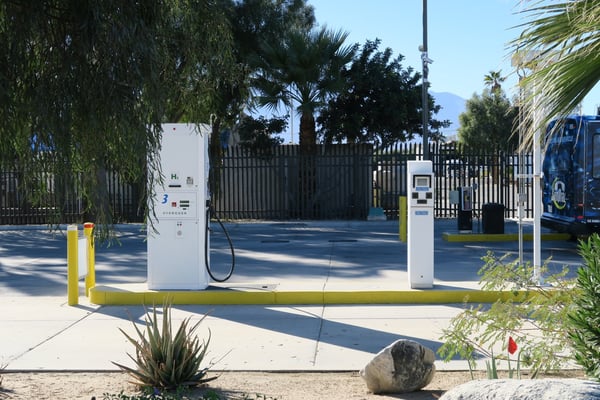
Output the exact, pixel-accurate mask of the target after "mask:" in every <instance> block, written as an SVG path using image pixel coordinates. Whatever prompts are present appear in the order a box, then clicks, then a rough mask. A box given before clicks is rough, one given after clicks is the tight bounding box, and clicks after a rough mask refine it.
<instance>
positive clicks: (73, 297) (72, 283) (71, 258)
mask: <svg viewBox="0 0 600 400" xmlns="http://www.w3.org/2000/svg"><path fill="white" fill-rule="evenodd" d="M77 241H78V237H77V225H69V226H68V227H67V299H68V303H69V305H70V306H76V305H77V304H78V303H79V285H78V281H79V271H78V263H77V258H78V251H77V246H78V243H77Z"/></svg>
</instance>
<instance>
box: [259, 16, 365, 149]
mask: <svg viewBox="0 0 600 400" xmlns="http://www.w3.org/2000/svg"><path fill="white" fill-rule="evenodd" d="M347 36H348V34H347V33H345V32H341V31H337V32H333V31H329V30H327V29H326V28H325V27H324V28H322V29H320V30H318V31H308V32H307V31H300V30H295V31H292V32H290V34H288V35H287V36H286V37H285V38H283V40H282V41H281V42H280V43H265V44H264V45H263V46H262V49H261V50H262V51H261V57H260V59H259V60H258V66H259V73H258V76H257V79H256V81H255V83H254V85H255V88H256V89H257V90H258V93H259V96H258V97H257V101H258V103H259V105H261V106H267V107H269V108H272V109H277V108H278V106H279V105H281V104H283V105H285V106H286V107H290V106H292V104H297V105H298V106H297V107H296V112H297V113H298V115H299V116H300V149H301V151H303V152H305V153H307V154H310V153H312V152H313V150H314V148H315V145H316V130H315V117H314V114H315V112H317V111H318V109H319V108H321V107H322V106H323V105H324V104H325V102H326V100H327V99H328V98H329V96H331V95H332V94H333V93H335V92H336V91H338V90H340V89H341V88H342V86H343V81H342V79H341V71H342V69H343V67H344V65H346V64H347V63H348V62H350V61H351V60H352V56H353V54H354V47H353V46H343V44H344V40H345V39H346V38H347Z"/></svg>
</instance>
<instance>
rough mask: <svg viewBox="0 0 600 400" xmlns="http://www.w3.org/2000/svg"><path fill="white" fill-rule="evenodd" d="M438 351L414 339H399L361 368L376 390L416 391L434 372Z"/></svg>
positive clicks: (388, 391) (373, 390) (362, 373)
mask: <svg viewBox="0 0 600 400" xmlns="http://www.w3.org/2000/svg"><path fill="white" fill-rule="evenodd" d="M434 361H435V353H434V352H433V350H431V349H429V348H427V347H424V346H422V345H421V344H420V343H417V342H415V341H413V340H405V339H401V340H397V341H395V342H394V343H392V344H391V345H389V346H387V347H386V348H385V349H383V350H381V351H380V352H379V353H377V355H375V357H374V358H373V359H372V360H371V361H370V362H369V363H368V364H367V365H366V366H365V367H364V368H363V369H362V370H361V371H360V376H361V377H362V378H363V379H364V380H365V381H366V383H367V388H369V390H370V391H371V392H373V393H406V392H414V391H415V390H419V389H422V388H423V387H425V386H427V385H428V384H429V383H430V382H431V380H432V379H433V375H434V374H435V364H434Z"/></svg>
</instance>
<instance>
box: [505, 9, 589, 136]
mask: <svg viewBox="0 0 600 400" xmlns="http://www.w3.org/2000/svg"><path fill="white" fill-rule="evenodd" d="M534 4H539V3H534ZM523 12H524V13H527V14H529V15H530V16H531V17H532V19H531V21H529V22H526V23H525V24H523V25H522V26H523V27H524V30H523V32H522V34H521V35H520V37H519V38H517V39H516V40H514V41H513V43H512V45H513V48H514V50H515V56H516V57H515V58H517V59H521V60H523V62H522V63H520V64H521V65H520V66H521V67H524V68H527V69H528V70H530V71H531V73H530V75H528V76H527V77H525V78H524V79H523V80H522V81H521V85H522V87H525V88H526V89H527V90H526V93H527V96H526V97H525V99H524V102H523V108H524V111H525V118H524V119H523V122H522V124H523V127H524V129H525V141H526V143H531V142H532V140H533V137H534V135H535V132H536V131H540V130H541V129H543V128H544V127H545V126H546V125H547V124H548V122H550V120H552V119H554V118H561V117H565V116H567V115H568V114H569V113H571V112H572V110H574V109H575V108H576V107H577V106H578V105H579V104H580V103H581V102H582V101H583V99H584V98H585V96H586V95H587V94H588V93H589V92H590V91H591V90H592V89H593V88H594V86H596V84H597V83H598V81H599V80H600V57H599V56H598V55H599V54H600V30H599V29H598V21H600V2H599V1H586V0H575V1H565V2H563V3H558V4H556V3H550V4H545V3H544V5H541V6H539V5H538V6H534V7H532V8H530V9H527V10H524V11H523ZM532 55H533V56H532ZM536 110H544V112H543V115H541V117H540V118H536V119H534V113H536Z"/></svg>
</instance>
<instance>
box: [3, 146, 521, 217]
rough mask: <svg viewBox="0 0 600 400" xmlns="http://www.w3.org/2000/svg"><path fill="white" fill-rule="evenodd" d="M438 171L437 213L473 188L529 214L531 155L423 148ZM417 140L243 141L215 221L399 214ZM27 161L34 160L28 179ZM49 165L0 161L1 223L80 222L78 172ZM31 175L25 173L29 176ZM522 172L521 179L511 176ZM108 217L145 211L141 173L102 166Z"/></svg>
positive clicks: (228, 159)
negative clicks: (126, 174) (311, 144)
mask: <svg viewBox="0 0 600 400" xmlns="http://www.w3.org/2000/svg"><path fill="white" fill-rule="evenodd" d="M429 154H430V158H431V160H432V162H433V169H434V173H435V193H436V197H435V215H436V217H437V218H454V217H456V215H457V205H456V204H454V203H453V199H452V192H453V191H456V190H457V189H458V188H459V187H465V186H468V187H471V188H473V199H472V200H473V212H474V214H475V216H476V217H477V216H478V214H479V213H480V212H481V209H482V207H483V205H484V204H487V203H500V204H502V205H504V209H505V217H516V216H517V209H518V203H519V201H521V202H522V204H523V210H524V217H526V218H528V217H532V214H533V209H532V202H533V191H532V190H533V188H532V187H531V171H532V157H531V156H530V155H525V156H522V158H521V162H519V156H518V155H517V153H516V152H513V151H502V150H497V151H490V152H488V153H483V152H477V153H476V152H469V151H467V150H465V149H462V148H460V147H457V146H453V145H434V144H432V145H431V147H430V152H429ZM421 158H422V148H421V146H420V145H415V144H399V145H397V146H395V147H394V148H390V149H387V150H386V151H384V152H374V151H373V149H372V147H371V146H369V145H332V146H321V147H319V151H318V153H317V154H316V155H311V156H306V155H301V154H300V152H299V148H298V146H296V145H284V146H278V147H275V148H273V149H272V150H271V151H270V152H269V153H265V154H262V155H261V156H257V155H255V154H251V153H249V152H247V151H244V150H243V149H242V148H240V147H231V148H228V149H227V150H226V151H225V154H224V157H223V162H222V165H221V166H220V167H218V168H215V169H213V171H212V172H211V174H212V175H213V177H215V178H217V182H218V190H217V193H215V194H214V195H213V199H212V200H213V211H214V212H215V214H216V216H218V217H219V218H221V219H230V220H238V219H270V220H289V219H365V218H367V216H368V215H369V211H370V209H371V208H372V207H381V208H382V209H383V210H384V212H385V214H386V215H387V216H388V218H397V217H398V205H399V196H401V195H405V191H406V165H407V164H406V163H407V161H409V160H415V159H421ZM24 168H35V169H36V170H35V174H34V178H33V179H32V180H30V178H28V180H26V179H25V175H26V174H24V173H23V171H24ZM53 171H54V169H53V168H52V166H46V167H41V166H40V164H36V165H35V167H32V166H28V165H20V166H16V165H15V164H14V163H0V224H48V223H73V222H82V221H83V219H84V218H86V216H85V214H84V213H85V204H84V203H83V199H82V196H80V194H79V191H78V189H77V188H78V187H79V183H78V179H79V177H77V176H76V177H62V176H59V175H58V174H57V173H55V172H53ZM27 176H28V177H29V176H30V175H27ZM519 176H521V177H524V178H522V179H518V177H519ZM105 182H106V186H107V188H106V189H107V192H108V195H109V198H110V203H111V211H112V213H113V220H114V221H115V222H141V221H143V218H144V212H145V210H144V204H145V201H144V200H143V196H144V188H143V185H144V183H143V182H145V179H143V178H141V179H140V180H139V182H135V183H130V182H124V181H122V180H120V179H119V177H118V175H117V174H114V173H112V172H107V173H106V179H105Z"/></svg>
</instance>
